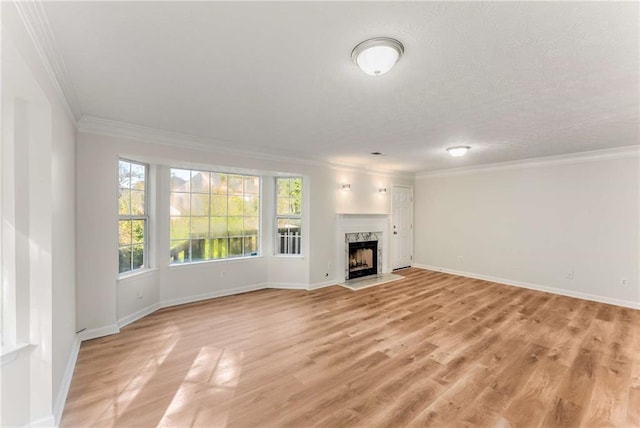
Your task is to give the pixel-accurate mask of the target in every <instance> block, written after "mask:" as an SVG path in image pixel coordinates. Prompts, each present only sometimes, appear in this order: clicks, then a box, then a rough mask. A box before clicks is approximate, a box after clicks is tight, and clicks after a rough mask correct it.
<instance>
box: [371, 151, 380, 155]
mask: <svg viewBox="0 0 640 428" xmlns="http://www.w3.org/2000/svg"><path fill="white" fill-rule="evenodd" d="M371 154H372V155H374V156H382V153H381V152H371Z"/></svg>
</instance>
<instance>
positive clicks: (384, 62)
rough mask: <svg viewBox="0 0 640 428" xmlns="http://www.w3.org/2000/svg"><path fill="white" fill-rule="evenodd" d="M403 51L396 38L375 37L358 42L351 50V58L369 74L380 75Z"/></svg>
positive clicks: (389, 68)
mask: <svg viewBox="0 0 640 428" xmlns="http://www.w3.org/2000/svg"><path fill="white" fill-rule="evenodd" d="M403 53H404V46H403V45H402V43H400V42H399V41H397V40H396V39H391V38H389V37H375V38H373V39H369V40H365V41H364V42H361V43H359V44H358V45H357V46H356V47H355V48H353V51H352V52H351V59H352V60H353V62H355V63H356V64H357V65H358V67H360V69H361V70H362V71H364V72H365V73H367V74H368V75H370V76H380V75H381V74H384V73H386V72H387V71H389V70H391V67H393V65H394V64H395V63H396V62H397V61H398V60H399V59H400V56H401V55H402V54H403Z"/></svg>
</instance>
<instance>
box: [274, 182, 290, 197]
mask: <svg viewBox="0 0 640 428" xmlns="http://www.w3.org/2000/svg"><path fill="white" fill-rule="evenodd" d="M276 183H277V187H278V197H279V198H288V197H289V188H290V187H289V179H288V178H278V179H277V180H276Z"/></svg>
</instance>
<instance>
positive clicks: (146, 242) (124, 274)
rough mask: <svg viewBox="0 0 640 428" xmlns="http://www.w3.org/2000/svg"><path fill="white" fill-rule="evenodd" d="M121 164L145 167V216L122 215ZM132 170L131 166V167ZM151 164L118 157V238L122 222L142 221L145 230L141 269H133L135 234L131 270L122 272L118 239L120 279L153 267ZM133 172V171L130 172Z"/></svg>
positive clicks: (143, 231)
mask: <svg viewBox="0 0 640 428" xmlns="http://www.w3.org/2000/svg"><path fill="white" fill-rule="evenodd" d="M120 162H127V163H129V164H130V165H132V164H134V165H139V166H142V167H144V201H143V204H142V206H143V209H144V214H129V215H122V214H120V210H119V201H120V197H119V195H120V189H124V188H123V187H122V186H121V185H120V180H119V175H120V174H119V171H120ZM130 168H131V166H130ZM149 170H150V167H149V164H147V163H145V162H140V161H136V160H133V159H128V158H124V157H118V188H117V191H118V198H117V204H118V205H117V208H118V236H119V233H120V222H121V221H130V222H133V221H136V220H142V222H143V230H142V265H141V266H140V267H139V268H135V269H134V268H133V247H134V246H135V245H137V244H134V242H133V234H132V239H131V244H130V245H128V246H129V247H130V248H131V256H130V265H129V267H130V269H129V270H127V271H124V272H120V249H121V248H123V246H121V245H120V241H119V238H118V244H117V247H118V278H119V279H121V278H126V277H128V276H131V275H136V274H139V273H142V272H145V271H148V270H149V269H150V268H151V266H150V263H149V259H150V257H149V190H150V189H149V181H150V180H149ZM129 171H131V170H129ZM129 177H131V172H129ZM131 190H132V187H131V184H129V191H131Z"/></svg>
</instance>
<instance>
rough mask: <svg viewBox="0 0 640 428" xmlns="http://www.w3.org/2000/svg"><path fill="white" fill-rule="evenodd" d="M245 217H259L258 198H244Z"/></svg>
mask: <svg viewBox="0 0 640 428" xmlns="http://www.w3.org/2000/svg"><path fill="white" fill-rule="evenodd" d="M244 215H246V216H257V215H258V198H257V197H254V196H245V197H244Z"/></svg>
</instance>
